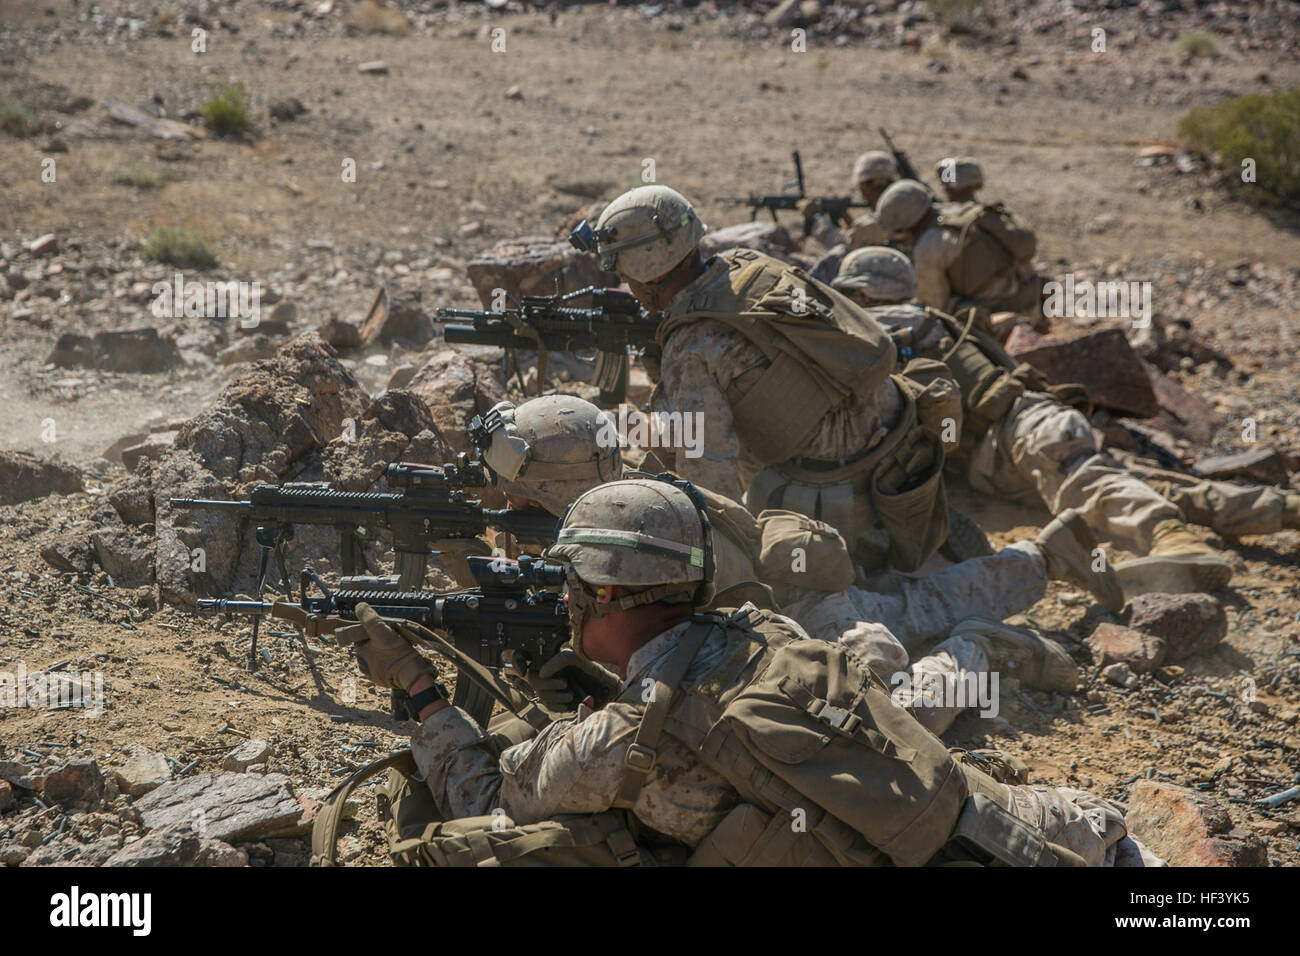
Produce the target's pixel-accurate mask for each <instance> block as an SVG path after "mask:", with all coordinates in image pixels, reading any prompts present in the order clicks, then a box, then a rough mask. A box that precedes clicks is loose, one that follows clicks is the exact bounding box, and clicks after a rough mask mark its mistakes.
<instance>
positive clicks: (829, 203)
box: [718, 150, 871, 236]
mask: <svg viewBox="0 0 1300 956" xmlns="http://www.w3.org/2000/svg"><path fill="white" fill-rule="evenodd" d="M792 155H793V157H794V175H795V178H794V179H793V180H791V181H789V182H787V183H786V184H785V188H787V189H788V188H789V187H791V186H798V187H799V191H798V192H796V193H789V192H787V193H775V194H771V195H760V194H758V193H750V194H749V195H748V196H744V197H742V196H719V197H718V202H723V203H730V204H732V205H739V206H748V207H749V219H750V222H753V221H754V219H756V218H757V217H758V213H759V210H762V209H766V210H767V211H768V213H770V214H771V216H772V221H773V222H777V217H776V213H777V210H782V209H784V210H794V211H798V212H800V213H802V214H803V234H804V235H805V236H806V235H808V233H809V232H810V231H811V230H812V222H813V217H814V216H815V215H816V214H817V213H824V214H825V215H827V216H829V217H830V219H831V220H832V221H833V222H837V223H841V224H847V223H848V221H849V210H850V209H869V208H870V207H871V204H870V203H868V202H864V201H862V200H861V199H854V198H853V197H852V196H809V195H808V194H807V191H806V190H805V189H804V182H803V162H802V160H800V158H799V151H798V150H795V151H794V153H793V154H792Z"/></svg>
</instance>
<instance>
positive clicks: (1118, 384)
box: [1007, 327, 1160, 418]
mask: <svg viewBox="0 0 1300 956" xmlns="http://www.w3.org/2000/svg"><path fill="white" fill-rule="evenodd" d="M1018 332H1019V328H1018V327H1017V329H1016V332H1015V333H1013V335H1012V339H1011V340H1010V341H1009V342H1008V343H1007V344H1008V348H1007V351H1008V352H1010V354H1011V356H1012V357H1013V358H1015V359H1016V360H1017V361H1020V362H1028V363H1029V364H1030V365H1032V366H1034V368H1036V369H1038V370H1039V371H1040V372H1042V373H1043V375H1044V376H1045V377H1046V378H1047V381H1048V382H1049V383H1050V384H1052V385H1066V384H1072V383H1077V384H1080V385H1082V386H1084V388H1086V389H1087V391H1088V397H1089V398H1090V399H1091V400H1092V402H1093V403H1094V404H1096V405H1098V406H1100V407H1102V408H1108V409H1111V410H1113V411H1115V412H1118V413H1119V414H1122V415H1132V416H1135V417H1137V418H1150V417H1151V416H1152V415H1155V414H1156V412H1158V411H1159V410H1160V405H1159V403H1158V402H1157V401H1156V395H1155V392H1154V391H1153V389H1152V385H1151V381H1150V380H1149V379H1148V378H1147V374H1146V371H1145V369H1144V368H1143V362H1142V360H1141V359H1140V358H1138V356H1137V353H1135V352H1134V351H1133V347H1132V346H1131V345H1129V342H1128V339H1127V338H1126V337H1125V335H1124V333H1123V332H1122V331H1121V330H1119V329H1101V330H1099V331H1096V332H1089V333H1088V334H1086V335H1081V336H1078V337H1075V338H1065V337H1062V336H1055V335H1053V336H1045V337H1044V338H1042V339H1040V340H1039V341H1038V342H1037V343H1036V344H1034V345H1031V346H1029V347H1027V348H1026V347H1022V346H1020V345H1016V344H1015V339H1016V335H1017V334H1018ZM1013 345H1015V349H1014V350H1013V349H1012V346H1013Z"/></svg>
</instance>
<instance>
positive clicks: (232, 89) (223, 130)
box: [199, 86, 250, 136]
mask: <svg viewBox="0 0 1300 956" xmlns="http://www.w3.org/2000/svg"><path fill="white" fill-rule="evenodd" d="M199 115H200V116H202V117H203V122H204V123H205V124H206V125H207V127H208V129H210V130H212V131H213V132H214V133H216V134H217V135H218V136H238V135H239V134H240V133H242V132H244V130H246V129H248V126H249V123H250V120H249V118H248V105H247V104H246V103H245V101H244V91H243V90H242V89H241V88H240V87H238V86H226V87H222V88H221V89H220V90H218V91H217V92H216V93H214V94H213V95H212V98H211V99H209V100H208V101H207V102H206V103H204V104H203V105H202V106H200V107H199Z"/></svg>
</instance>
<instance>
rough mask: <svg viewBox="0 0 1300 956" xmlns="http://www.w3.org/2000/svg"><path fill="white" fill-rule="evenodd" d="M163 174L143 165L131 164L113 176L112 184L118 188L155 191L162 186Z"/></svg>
mask: <svg viewBox="0 0 1300 956" xmlns="http://www.w3.org/2000/svg"><path fill="white" fill-rule="evenodd" d="M163 180H164V177H163V174H162V173H161V172H160V171H159V170H157V169H155V168H154V167H152V166H146V165H145V164H144V163H132V164H131V165H130V166H124V167H123V168H121V169H119V170H118V171H117V172H116V173H114V174H113V182H115V183H117V185H119V186H134V187H135V188H136V189H157V188H158V187H159V186H161V185H162V184H163Z"/></svg>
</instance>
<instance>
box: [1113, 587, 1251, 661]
mask: <svg viewBox="0 0 1300 956" xmlns="http://www.w3.org/2000/svg"><path fill="white" fill-rule="evenodd" d="M1128 626H1129V627H1130V628H1132V629H1133V630H1135V631H1141V632H1143V633H1145V634H1150V635H1153V636H1155V637H1158V638H1160V639H1162V640H1163V641H1164V643H1165V646H1166V648H1167V653H1166V654H1165V658H1166V660H1167V661H1169V662H1170V663H1177V662H1178V661H1182V660H1186V659H1187V658H1190V657H1196V656H1197V655H1200V654H1205V653H1207V652H1209V651H1211V650H1213V649H1214V648H1215V647H1217V646H1218V644H1219V642H1220V641H1222V640H1223V639H1224V638H1225V637H1227V635H1228V615H1227V612H1226V611H1224V609H1223V605H1222V604H1220V603H1219V602H1218V600H1216V599H1215V598H1214V597H1212V596H1211V595H1209V594H1157V593H1153V594H1140V595H1138V596H1137V597H1135V598H1133V600H1132V601H1131V602H1129V608H1128Z"/></svg>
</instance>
